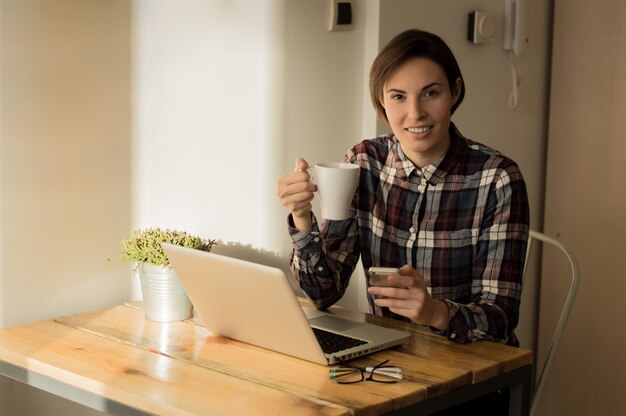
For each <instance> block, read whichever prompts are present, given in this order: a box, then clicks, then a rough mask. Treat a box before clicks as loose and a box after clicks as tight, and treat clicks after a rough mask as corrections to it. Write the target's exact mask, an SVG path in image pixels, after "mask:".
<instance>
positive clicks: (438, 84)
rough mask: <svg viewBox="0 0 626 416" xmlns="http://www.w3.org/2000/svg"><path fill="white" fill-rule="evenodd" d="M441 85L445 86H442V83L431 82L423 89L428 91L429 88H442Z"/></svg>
mask: <svg viewBox="0 0 626 416" xmlns="http://www.w3.org/2000/svg"><path fill="white" fill-rule="evenodd" d="M440 85H443V84H442V83H441V82H431V83H430V84H428V85H425V86H424V87H423V88H422V91H425V90H427V89H429V88H431V87H434V86H440Z"/></svg>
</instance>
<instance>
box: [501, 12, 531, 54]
mask: <svg viewBox="0 0 626 416" xmlns="http://www.w3.org/2000/svg"><path fill="white" fill-rule="evenodd" d="M527 20H528V1H527V0H504V49H505V50H510V51H511V52H513V55H515V57H516V58H521V56H522V55H523V54H524V51H525V50H526V44H527V43H528V38H527V35H526V28H527V26H528V22H527Z"/></svg>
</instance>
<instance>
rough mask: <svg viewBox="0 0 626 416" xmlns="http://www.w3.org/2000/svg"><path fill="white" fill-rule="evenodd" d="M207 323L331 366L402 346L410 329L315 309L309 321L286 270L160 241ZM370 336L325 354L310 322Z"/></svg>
mask: <svg viewBox="0 0 626 416" xmlns="http://www.w3.org/2000/svg"><path fill="white" fill-rule="evenodd" d="M162 246H163V249H164V250H165V253H166V254H167V257H168V259H169V260H170V262H171V264H172V266H173V267H174V270H175V271H176V274H177V275H178V277H179V278H180V280H181V281H182V283H183V286H184V287H185V290H186V291H187V295H188V296H189V299H190V300H191V303H192V304H193V305H194V308H195V309H196V312H197V314H198V316H199V318H200V319H201V320H202V322H203V324H204V325H205V327H206V328H207V329H208V330H209V331H211V332H213V333H214V334H219V335H222V336H225V337H228V338H233V339H236V340H239V341H243V342H246V343H249V344H253V345H257V346H259V347H263V348H267V349H270V350H273V351H277V352H280V353H283V354H287V355H291V356H294V357H298V358H302V359H305V360H308V361H312V362H315V363H319V364H323V365H327V364H333V363H336V362H338V361H344V360H347V359H351V358H354V357H357V356H359V355H364V354H368V353H371V352H374V351H378V350H380V349H383V348H387V347H390V346H393V345H398V344H400V343H402V342H405V341H406V340H407V339H408V338H409V336H410V335H409V334H408V333H405V332H401V331H396V330H393V329H389V328H383V327H379V326H376V325H371V324H365V323H360V322H354V321H349V320H346V319H343V318H339V317H336V316H333V315H331V314H328V313H325V312H323V311H311V312H309V315H311V323H309V319H308V318H307V315H306V314H305V312H304V311H303V309H302V307H301V306H300V303H299V301H298V299H297V297H296V296H295V294H294V292H293V290H292V288H291V285H290V283H289V280H288V279H287V276H286V275H285V273H284V272H283V271H282V270H280V269H277V268H274V267H270V266H265V265H261V264H257V263H252V262H248V261H244V260H240V259H235V258H232V257H226V256H222V255H219V254H215V253H210V252H209V253H207V252H204V251H200V250H194V249H190V248H185V247H181V246H176V245H171V244H167V243H163V244H162ZM312 326H313V327H319V328H321V329H324V330H327V331H331V332H335V333H340V334H345V335H347V336H352V337H356V338H359V339H363V340H364V341H366V343H365V344H363V345H360V346H358V347H353V348H349V349H347V350H344V351H339V352H336V353H333V354H324V352H323V351H322V349H321V347H320V344H319V342H318V340H317V338H316V337H315V334H314V333H313V330H312V329H311V327H312Z"/></svg>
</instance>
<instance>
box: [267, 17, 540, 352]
mask: <svg viewBox="0 0 626 416" xmlns="http://www.w3.org/2000/svg"><path fill="white" fill-rule="evenodd" d="M385 64H387V66H385ZM370 89H371V96H372V101H373V104H374V106H375V108H376V109H377V111H378V114H379V116H381V117H382V118H384V119H385V120H386V121H388V122H389V124H390V126H391V129H392V131H393V134H387V135H383V136H379V137H376V138H374V139H371V140H363V141H361V142H360V143H357V144H356V145H355V146H354V147H352V148H351V149H350V150H348V153H347V155H346V157H345V162H349V163H353V164H355V165H357V166H359V168H360V170H361V171H360V176H359V186H358V189H357V192H356V195H355V196H354V199H353V202H352V210H351V215H350V217H348V218H347V219H342V220H329V219H325V220H324V221H323V222H322V223H321V225H318V221H317V218H316V216H315V215H314V214H313V211H312V210H311V207H312V205H311V200H312V199H313V192H314V191H315V190H316V188H315V185H313V184H312V183H311V182H310V181H309V175H308V173H307V172H306V171H307V169H308V167H309V166H308V163H307V162H306V161H305V160H304V159H298V160H297V161H296V166H295V171H294V172H293V173H290V174H287V175H285V176H283V177H282V178H280V180H279V182H278V196H279V198H280V201H281V203H282V204H283V205H284V206H285V207H286V208H288V209H289V211H290V216H289V218H288V229H289V234H290V236H291V239H292V270H293V273H294V275H295V277H296V280H298V282H299V283H300V287H301V288H302V289H303V290H304V292H306V293H307V294H308V296H309V297H310V299H311V300H312V301H313V302H314V303H315V304H316V306H317V307H318V308H327V307H329V306H331V305H333V304H334V303H335V302H337V301H338V300H339V299H340V298H341V297H342V296H343V294H344V292H345V290H346V287H347V286H348V282H349V281H350V277H351V274H352V272H353V271H354V269H355V268H356V265H357V262H358V260H359V259H360V260H361V261H362V264H363V268H364V272H365V275H366V276H367V274H368V270H369V268H370V267H394V268H398V272H397V273H395V274H392V275H391V276H389V278H388V279H389V282H391V283H393V286H395V287H388V286H371V287H369V288H368V294H369V302H370V305H371V306H372V310H373V311H374V312H375V313H376V314H378V315H382V316H388V317H393V318H395V319H399V320H403V321H408V322H413V323H415V324H418V325H428V326H430V327H431V329H432V330H433V331H435V332H436V333H438V334H440V335H443V336H445V337H447V338H448V339H450V340H453V341H455V342H460V343H466V342H472V341H478V340H482V339H485V340H489V341H494V342H501V343H506V344H510V345H519V341H518V339H517V337H516V335H515V333H514V329H515V327H516V326H517V323H518V321H519V306H520V300H521V289H522V272H523V268H524V261H525V254H526V241H527V239H528V228H529V221H530V218H529V208H528V199H527V194H526V184H525V182H524V179H523V177H522V174H521V172H520V170H519V168H518V166H517V164H516V163H515V162H513V161H512V160H511V159H509V158H507V157H506V156H504V155H503V154H501V153H499V152H498V151H495V150H493V149H491V148H489V147H487V146H485V145H482V144H480V143H477V142H474V141H472V140H470V139H467V138H465V137H463V136H462V135H461V133H460V132H459V130H458V129H457V128H456V126H454V124H452V122H451V117H452V113H453V112H454V111H455V110H456V108H457V107H458V105H460V103H461V101H462V99H463V96H464V85H463V77H462V76H461V71H460V69H459V67H458V65H457V63H456V59H455V58H454V56H453V54H452V51H451V50H450V48H448V46H447V45H446V44H445V43H444V42H443V40H442V39H441V38H439V37H438V36H437V35H434V34H432V33H429V32H426V31H422V30H417V29H413V30H408V31H405V32H403V33H401V34H399V35H398V36H396V37H395V38H393V39H392V40H391V41H390V42H389V43H388V44H387V45H386V46H385V47H384V48H383V49H382V50H381V52H380V53H379V55H378V57H377V58H376V59H375V60H374V63H373V64H372V70H371V71H370Z"/></svg>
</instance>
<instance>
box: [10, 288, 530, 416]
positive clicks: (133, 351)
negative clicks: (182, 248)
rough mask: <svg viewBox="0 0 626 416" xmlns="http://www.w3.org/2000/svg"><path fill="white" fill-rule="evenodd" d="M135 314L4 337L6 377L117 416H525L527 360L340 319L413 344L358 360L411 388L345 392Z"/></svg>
mask: <svg viewBox="0 0 626 416" xmlns="http://www.w3.org/2000/svg"><path fill="white" fill-rule="evenodd" d="M302 303H303V304H305V305H306V304H307V302H306V301H304V300H303V301H302ZM137 306H138V305H135V304H126V305H118V306H114V307H111V308H108V309H105V310H101V311H96V312H92V313H85V314H80V315H74V316H67V317H62V318H58V319H54V320H47V321H41V322H35V323H32V324H27V325H21V326H17V327H14V328H5V329H0V373H1V374H3V375H5V376H8V377H11V378H13V379H16V380H19V381H21V382H24V383H27V384H29V385H32V386H34V387H37V388H40V389H43V390H46V391H48V392H51V393H53V394H56V395H59V396H61V397H65V398H67V399H69V400H72V401H75V402H78V403H81V404H83V405H86V406H88V407H91V408H94V409H97V410H100V411H104V412H107V413H110V414H113V415H145V414H157V415H168V416H170V415H172V416H175V415H213V414H215V415H228V416H231V415H257V414H263V415H280V414H285V415H292V414H298V415H300V414H302V415H352V414H358V415H361V414H363V415H377V414H386V413H391V414H412V415H420V414H431V413H433V412H435V411H438V410H441V409H443V408H446V407H448V406H452V405H455V404H458V403H463V402H465V401H468V400H470V399H473V398H476V397H480V396H483V395H485V394H488V393H490V392H493V391H496V390H502V389H504V390H505V391H506V392H508V393H509V395H510V396H509V397H510V414H514V415H527V414H528V411H529V402H530V388H531V373H532V372H531V361H532V355H531V353H530V351H527V350H523V349H518V348H512V347H507V346H504V345H500V344H495V343H491V342H477V343H473V344H468V345H458V344H455V343H452V342H450V341H448V340H446V339H444V338H443V337H440V336H438V335H435V334H433V333H432V332H431V331H430V330H429V329H427V328H423V327H419V326H416V325H409V324H405V323H402V322H398V321H393V320H389V319H385V318H380V317H376V316H371V315H367V314H363V313H359V312H355V311H350V310H347V309H344V308H340V307H333V308H331V311H332V312H333V313H335V314H336V315H339V316H344V317H349V318H352V319H354V320H357V321H367V322H372V323H377V324H381V325H384V326H389V327H394V328H399V329H403V330H408V331H410V332H411V333H412V337H411V340H410V341H409V342H408V343H406V344H405V345H403V346H400V347H396V348H392V349H389V350H385V351H381V352H378V353H375V354H373V355H370V356H367V357H362V358H359V359H356V360H353V362H354V363H356V364H368V365H371V364H372V363H378V362H380V361H382V360H384V359H389V360H390V364H392V365H397V366H400V367H402V368H403V369H404V375H405V378H404V380H402V381H401V382H399V383H395V384H382V383H374V382H363V383H359V384H355V385H340V384H334V383H332V382H330V381H329V377H328V367H325V366H321V365H318V364H313V363H309V362H307V361H303V360H300V359H297V358H292V357H289V356H285V355H282V354H278V353H275V352H272V351H268V350H264V349H262V348H258V347H254V346H252V345H248V344H245V343H241V342H238V341H234V340H231V339H227V338H224V337H220V336H215V335H212V334H211V333H209V332H208V331H207V330H206V329H205V328H203V327H202V326H201V325H199V324H198V322H194V321H185V322H175V323H158V322H153V321H149V320H146V319H145V318H144V313H143V311H142V310H141V309H140V308H139V307H137Z"/></svg>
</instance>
